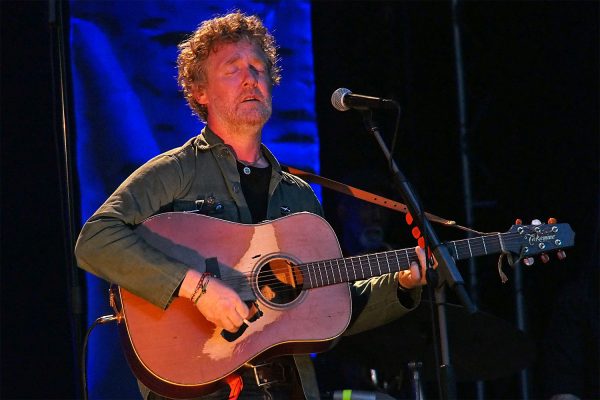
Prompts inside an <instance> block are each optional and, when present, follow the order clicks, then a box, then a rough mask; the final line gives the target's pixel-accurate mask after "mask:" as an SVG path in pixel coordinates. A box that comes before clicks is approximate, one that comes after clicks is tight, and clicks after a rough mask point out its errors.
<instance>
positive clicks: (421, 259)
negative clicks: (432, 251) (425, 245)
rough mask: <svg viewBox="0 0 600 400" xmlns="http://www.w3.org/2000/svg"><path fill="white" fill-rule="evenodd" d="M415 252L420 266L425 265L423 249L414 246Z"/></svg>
mask: <svg viewBox="0 0 600 400" xmlns="http://www.w3.org/2000/svg"><path fill="white" fill-rule="evenodd" d="M415 252H416V253H417V257H418V258H419V264H421V265H422V266H427V262H426V255H425V250H423V249H422V248H421V247H419V246H417V247H415Z"/></svg>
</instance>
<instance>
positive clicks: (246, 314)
mask: <svg viewBox="0 0 600 400" xmlns="http://www.w3.org/2000/svg"><path fill="white" fill-rule="evenodd" d="M235 312H237V313H238V314H239V316H240V318H242V319H243V318H250V317H251V315H250V309H249V308H248V306H247V305H246V303H244V302H243V301H242V299H238V301H236V303H235Z"/></svg>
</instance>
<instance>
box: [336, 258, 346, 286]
mask: <svg viewBox="0 0 600 400" xmlns="http://www.w3.org/2000/svg"><path fill="white" fill-rule="evenodd" d="M335 263H336V264H337V267H338V273H339V274H340V283H341V282H344V278H342V269H341V268H340V260H339V259H338V260H335Z"/></svg>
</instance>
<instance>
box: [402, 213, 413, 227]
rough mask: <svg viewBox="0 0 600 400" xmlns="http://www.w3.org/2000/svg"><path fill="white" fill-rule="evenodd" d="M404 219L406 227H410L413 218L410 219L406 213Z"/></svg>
mask: <svg viewBox="0 0 600 400" xmlns="http://www.w3.org/2000/svg"><path fill="white" fill-rule="evenodd" d="M404 218H406V224H407V225H412V223H413V217H412V215H410V213H406V216H405V217H404Z"/></svg>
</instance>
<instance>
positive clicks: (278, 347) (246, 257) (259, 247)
mask: <svg viewBox="0 0 600 400" xmlns="http://www.w3.org/2000/svg"><path fill="white" fill-rule="evenodd" d="M137 233H139V234H140V235H141V236H142V237H143V238H144V239H145V240H146V241H147V242H148V243H150V244H151V245H152V246H154V247H156V248H158V249H159V250H161V251H162V252H164V253H165V254H167V255H169V256H171V257H173V258H175V259H178V260H180V261H182V262H184V263H186V264H187V265H190V266H192V267H199V268H201V270H204V262H205V260H206V259H208V258H214V257H216V259H217V261H218V263H219V266H220V270H221V272H222V279H223V280H224V281H226V282H227V281H228V280H230V281H231V282H237V283H238V284H239V283H240V282H241V287H242V290H243V289H244V288H245V289H246V291H248V292H250V293H251V294H252V295H253V296H254V297H255V298H256V301H257V303H258V306H259V308H260V310H261V311H262V313H263V315H262V316H261V317H260V318H258V319H257V320H256V321H255V322H252V323H251V324H250V325H249V327H248V328H247V329H246V330H245V331H244V332H243V334H242V335H241V336H239V337H238V338H237V339H235V340H233V341H228V340H225V339H224V338H223V337H222V336H221V331H220V329H217V328H216V327H215V326H214V325H213V324H212V323H210V322H208V321H207V320H206V319H204V317H203V316H202V314H200V313H199V312H198V311H197V309H196V308H195V306H194V305H193V304H192V302H191V301H189V300H187V299H179V298H175V299H174V300H173V302H172V303H171V305H170V306H169V307H168V308H167V310H162V309H160V308H158V307H156V306H154V305H152V304H150V303H148V302H146V301H145V300H143V299H142V298H140V297H138V296H136V295H134V294H132V293H130V292H128V291H126V290H124V289H122V288H120V289H119V294H120V302H121V304H120V306H121V310H120V315H121V316H122V319H121V323H120V327H121V335H122V337H123V339H124V340H123V343H124V347H125V350H126V355H127V358H128V361H129V363H130V366H131V368H132V370H133V371H134V374H135V375H136V376H137V378H138V379H140V381H142V382H143V383H144V384H145V385H146V386H148V387H149V388H150V389H152V390H153V391H155V392H156V393H159V394H161V395H163V396H167V397H174V398H190V397H195V396H198V395H201V394H203V393H206V392H209V391H212V390H214V389H215V388H216V387H217V386H218V385H220V382H221V381H222V380H223V379H224V378H226V377H227V376H229V375H230V374H232V373H233V372H235V371H236V370H238V369H239V368H241V367H242V366H244V365H245V364H246V363H249V362H251V361H253V360H255V361H256V360H257V359H258V360H263V359H265V358H268V357H271V356H274V355H282V354H297V353H309V352H315V351H324V350H327V349H328V348H330V347H331V346H332V343H333V340H334V339H335V338H337V337H338V336H340V335H341V334H342V333H343V332H344V330H345V329H346V328H347V326H348V324H349V322H350V316H351V311H352V309H351V298H350V291H349V287H348V284H347V283H340V284H334V285H330V286H325V287H318V288H312V289H302V287H301V284H302V279H303V278H302V277H301V276H298V271H294V269H293V266H294V265H298V264H301V263H307V262H313V261H320V260H328V259H333V258H338V257H340V256H341V251H340V247H339V244H338V241H337V238H336V236H335V233H334V232H333V230H332V228H331V227H330V226H329V224H328V223H327V222H326V221H325V220H324V219H322V218H321V217H319V216H317V215H314V214H310V213H299V214H293V215H290V216H287V217H284V218H281V219H277V220H275V221H272V222H268V223H262V224H257V225H244V224H239V223H233V222H227V221H223V220H219V219H215V218H211V217H206V216H203V215H197V214H188V213H165V214H160V215H157V216H155V217H152V218H150V219H148V220H147V221H146V222H144V223H143V224H142V225H140V226H139V227H138V228H137ZM272 265H283V266H284V267H283V268H284V269H285V268H287V269H288V270H289V272H290V273H289V275H290V276H295V277H296V278H297V279H296V280H295V281H293V282H283V281H281V280H280V279H279V278H280V275H278V274H276V273H273V271H274V270H272V269H271V268H273V267H272ZM278 268H279V267H278ZM224 272H225V274H224ZM271 287H272V288H277V287H284V288H286V290H284V291H282V293H283V294H285V293H288V292H291V293H293V295H292V296H291V297H285V296H283V298H282V299H279V298H278V297H277V296H275V297H274V295H273V294H272V291H271ZM287 289H291V290H287ZM208 290H210V283H209V285H208ZM242 298H244V297H242Z"/></svg>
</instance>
